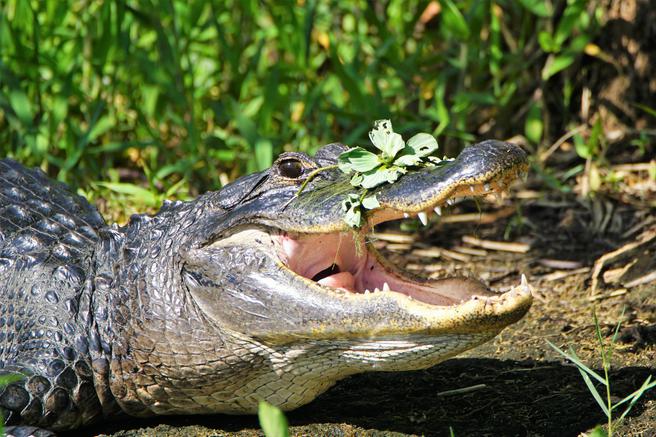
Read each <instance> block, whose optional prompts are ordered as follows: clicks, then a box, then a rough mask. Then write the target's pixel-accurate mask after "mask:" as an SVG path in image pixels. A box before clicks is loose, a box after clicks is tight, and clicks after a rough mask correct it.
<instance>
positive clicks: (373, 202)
mask: <svg viewBox="0 0 656 437" xmlns="http://www.w3.org/2000/svg"><path fill="white" fill-rule="evenodd" d="M362 206H364V207H365V208H366V209H376V208H378V207H380V203H379V202H378V199H377V198H376V195H375V194H372V195H371V196H367V197H365V198H364V199H362Z"/></svg>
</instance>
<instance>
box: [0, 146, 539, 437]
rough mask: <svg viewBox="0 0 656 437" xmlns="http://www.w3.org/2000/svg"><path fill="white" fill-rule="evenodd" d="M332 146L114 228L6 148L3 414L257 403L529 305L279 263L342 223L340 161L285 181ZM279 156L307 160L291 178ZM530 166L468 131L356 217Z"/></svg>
mask: <svg viewBox="0 0 656 437" xmlns="http://www.w3.org/2000/svg"><path fill="white" fill-rule="evenodd" d="M343 150H344V148H343V146H341V145H338V144H332V145H329V146H326V147H324V148H323V149H322V150H321V151H319V152H318V153H317V155H316V156H315V157H314V158H311V157H309V156H307V155H304V154H298V153H290V154H284V155H283V156H281V157H280V158H279V160H278V161H277V162H276V163H275V164H274V166H272V168H271V169H269V170H267V171H265V172H261V173H257V174H254V175H250V176H246V177H244V178H241V179H239V180H238V181H236V182H234V183H233V184H230V185H229V186H226V187H225V188H224V189H223V190H221V191H219V192H210V193H207V194H205V195H202V196H200V197H199V198H197V199H196V200H194V201H191V202H187V203H181V202H176V203H167V204H166V205H165V206H164V207H163V208H162V209H161V210H160V212H159V213H157V214H156V215H155V216H153V217H149V216H144V215H141V216H135V217H133V218H132V219H131V220H130V222H129V224H128V225H126V226H125V227H122V228H118V227H116V226H112V227H109V226H107V225H106V224H105V223H104V221H103V220H102V218H101V217H100V215H99V214H98V212H97V211H96V210H95V209H94V208H93V207H92V206H90V205H89V204H88V203H87V202H86V201H85V200H84V199H83V198H81V197H79V196H76V195H74V194H73V193H71V192H70V190H68V189H67V188H66V187H65V186H64V185H62V184H59V183H55V182H52V181H50V180H48V179H47V178H46V177H45V176H44V175H43V174H42V173H41V172H39V171H36V170H27V169H25V168H23V167H21V166H20V165H18V164H17V163H15V162H13V161H10V160H1V161H0V374H7V373H20V374H23V375H25V377H24V379H23V380H21V381H19V382H15V383H12V384H10V385H9V386H7V387H6V388H4V389H0V409H2V410H3V412H4V414H5V418H6V423H7V424H9V425H18V426H28V425H29V426H37V427H41V428H44V429H50V430H66V429H73V428H77V427H80V426H84V425H87V424H89V423H92V422H95V421H98V420H101V419H102V418H104V417H110V416H112V415H115V414H117V413H120V412H124V413H127V414H130V415H133V416H149V415H154V414H209V413H217V412H220V413H252V412H254V411H256V409H257V404H258V402H259V400H262V399H264V400H268V401H269V402H272V403H274V404H276V405H279V406H281V407H282V408H283V409H286V410H290V409H293V408H296V407H298V406H301V405H303V404H306V403H308V402H310V401H311V400H312V399H314V398H315V397H316V396H317V395H319V394H320V393H322V392H324V391H325V390H326V389H328V388H329V387H330V386H332V385H333V384H334V383H335V382H336V381H338V380H340V379H342V378H344V377H346V376H348V375H352V374H355V373H359V372H364V371H371V370H408V369H419V368H426V367H430V366H432V365H435V364H437V363H439V362H440V361H443V360H444V359H446V358H448V357H451V356H453V355H455V354H457V353H459V352H461V351H463V350H465V349H468V348H471V347H473V346H476V345H478V344H480V343H482V342H484V341H487V340H489V339H490V338H492V337H494V336H495V335H496V334H497V333H498V332H500V331H501V329H503V328H504V327H505V326H507V325H509V324H511V323H513V322H515V321H517V320H518V319H519V318H521V317H522V316H523V315H524V313H525V312H526V311H527V310H528V308H529V306H530V303H531V296H530V291H529V290H528V288H527V286H523V287H519V288H518V289H517V290H514V291H512V292H509V293H506V294H504V295H502V296H495V295H493V294H492V293H488V292H487V291H482V288H481V290H479V289H478V288H476V287H478V286H474V285H472V283H471V281H467V280H465V279H459V278H456V279H453V280H452V282H449V284H451V285H449V287H453V288H449V290H451V291H450V292H452V293H460V292H459V291H457V290H459V289H463V290H465V289H467V288H471V289H472V290H473V291H471V292H467V293H466V294H462V295H460V294H457V296H465V297H464V298H462V297H459V298H458V299H455V298H454V299H455V301H454V302H455V303H453V304H452V305H443V306H440V305H433V304H428V303H425V302H422V301H421V300H417V299H410V298H408V297H407V296H406V295H405V294H401V293H400V292H394V291H390V292H378V293H371V294H364V293H362V291H363V290H359V291H358V292H352V293H349V292H348V291H346V290H338V289H334V288H332V289H331V288H329V287H324V286H320V285H318V284H317V283H316V282H314V281H312V280H310V279H308V278H305V277H302V276H300V275H298V274H295V273H294V272H292V271H291V270H290V269H289V268H287V267H285V265H284V264H285V263H284V262H283V261H282V258H281V257H280V253H282V252H284V250H285V249H284V247H283V246H284V241H286V240H285V239H286V238H287V239H288V238H292V239H293V238H296V237H293V236H297V235H310V236H311V235H324V234H323V233H329V232H330V233H333V234H330V235H333V236H335V235H338V236H339V238H340V240H339V241H342V240H341V238H342V236H344V235H351V231H350V230H349V229H348V227H347V225H346V224H345V223H344V221H343V217H342V214H343V213H342V211H341V201H342V199H343V198H344V196H345V195H347V194H348V193H350V192H354V190H355V189H354V188H353V187H351V186H350V185H349V184H348V179H349V177H348V176H346V175H344V174H342V173H341V172H339V171H338V170H329V171H325V172H321V173H320V174H319V176H318V177H316V178H315V179H314V180H312V181H311V182H310V183H309V184H308V186H307V188H306V189H305V190H304V191H303V193H302V194H301V195H300V197H298V198H295V197H294V196H295V195H296V193H297V191H298V188H299V186H300V184H301V183H302V181H303V180H304V178H305V177H306V176H307V174H309V173H310V172H311V171H312V170H314V169H316V168H318V167H323V166H328V165H332V164H334V163H335V159H336V157H337V155H339V153H341V152H342V151H343ZM289 159H293V160H295V161H296V162H299V163H300V165H301V166H302V167H303V169H304V170H303V175H304V176H301V177H298V178H294V177H285V174H284V172H282V171H281V169H280V168H281V166H280V162H282V161H284V160H289ZM525 170H526V157H525V155H524V153H523V152H522V151H521V150H520V149H519V148H517V147H516V146H512V145H509V144H507V143H500V142H493V141H492V142H485V143H481V144H478V145H476V146H472V147H470V148H467V149H465V151H464V152H463V154H462V155H461V156H460V157H459V158H458V159H457V160H456V161H454V162H452V163H449V164H447V165H446V166H444V167H441V168H437V169H424V170H417V171H413V172H410V173H408V174H407V175H405V176H403V177H402V178H401V179H400V180H399V181H398V182H396V183H395V184H393V185H388V186H384V187H382V188H378V189H377V196H378V199H379V201H380V203H381V207H380V208H379V209H378V210H377V211H373V212H371V213H370V214H369V215H368V216H367V217H366V219H365V226H364V230H363V231H362V232H363V233H364V232H367V231H368V230H369V228H370V227H372V226H373V225H374V224H376V223H378V222H380V221H384V220H388V219H392V218H397V217H400V216H402V215H403V212H408V213H417V212H419V211H422V210H425V209H426V208H432V207H433V206H436V205H440V204H442V203H444V202H445V201H446V200H447V199H449V198H451V197H453V196H456V195H463V194H466V195H471V194H481V190H488V189H491V188H490V186H491V187H492V188H495V189H502V188H504V187H505V186H506V185H507V183H508V182H509V181H510V180H512V179H513V178H514V177H515V176H516V175H517V174H518V173H521V172H523V171H525ZM470 187H473V188H470ZM335 233H336V234H335ZM325 235H329V234H325ZM288 236H292V237H288ZM335 238H336V237H335ZM344 238H346V237H344ZM354 238H355V237H354ZM294 241H296V240H294ZM298 241H302V238H300V237H299V238H298ZM353 241H355V240H353ZM362 241H364V240H362ZM299 244H300V243H299ZM362 244H364V243H362ZM317 250H320V249H319V248H317ZM333 250H334V249H333ZM338 250H339V249H338ZM358 250H360V249H358ZM370 257H371V258H367V260H369V259H371V260H372V261H367V263H375V262H374V261H373V260H374V259H375V258H376V257H377V255H375V254H373V252H372V254H371V255H370ZM380 263H381V264H380V265H381V266H384V267H376V269H381V272H382V271H387V270H386V269H387V268H388V267H389V269H390V270H389V272H392V271H393V269H392V267H391V266H386V264H385V262H384V261H380ZM366 265H367V266H369V264H366ZM371 270H372V271H374V264H371ZM389 272H388V273H385V274H387V275H388V277H389V278H395V277H396V276H394V275H396V273H389ZM381 274H382V273H381ZM361 278H364V279H361V281H365V282H366V281H367V280H369V281H373V280H374V279H373V276H372V277H371V278H369V279H366V277H365V276H362V277H361ZM417 284H424V282H421V283H420V282H417ZM463 293H464V292H463ZM429 294H430V293H429ZM470 295H472V296H473V295H476V296H478V297H471V298H470ZM445 299H446V298H445ZM459 300H463V302H462V303H459ZM16 429H18V430H20V428H14V430H16Z"/></svg>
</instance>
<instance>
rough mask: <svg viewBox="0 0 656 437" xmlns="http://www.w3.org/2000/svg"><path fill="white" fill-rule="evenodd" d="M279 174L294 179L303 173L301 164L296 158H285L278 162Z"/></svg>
mask: <svg viewBox="0 0 656 437" xmlns="http://www.w3.org/2000/svg"><path fill="white" fill-rule="evenodd" d="M278 169H279V170H280V174H281V175H282V176H284V177H286V178H290V179H296V178H298V177H299V176H301V175H302V174H303V165H302V164H301V161H299V160H297V159H285V160H284V161H282V162H281V163H280V164H278Z"/></svg>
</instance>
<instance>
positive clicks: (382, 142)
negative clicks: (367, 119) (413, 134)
mask: <svg viewBox="0 0 656 437" xmlns="http://www.w3.org/2000/svg"><path fill="white" fill-rule="evenodd" d="M369 139H370V140H371V142H372V143H373V145H374V146H375V147H376V148H377V149H378V150H380V151H381V152H383V159H385V158H386V160H391V159H394V157H395V156H396V154H397V153H399V152H400V151H401V150H403V148H404V147H405V142H404V141H403V138H402V137H401V135H399V134H397V133H396V132H394V131H393V130H392V122H391V121H390V120H376V121H375V122H374V128H373V129H372V130H370V131H369Z"/></svg>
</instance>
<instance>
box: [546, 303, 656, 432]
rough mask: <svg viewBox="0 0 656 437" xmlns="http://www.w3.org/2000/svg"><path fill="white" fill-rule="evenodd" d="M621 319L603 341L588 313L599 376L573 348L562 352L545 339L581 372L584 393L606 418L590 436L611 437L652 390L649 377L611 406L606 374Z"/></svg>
mask: <svg viewBox="0 0 656 437" xmlns="http://www.w3.org/2000/svg"><path fill="white" fill-rule="evenodd" d="M623 315H624V312H622V316H623ZM622 316H620V321H619V322H618V323H617V325H616V327H615V330H614V332H613V336H612V338H611V339H610V341H608V342H607V341H606V340H605V339H604V336H603V334H602V332H601V328H600V326H599V320H598V319H597V313H596V311H593V313H592V317H593V321H594V327H595V336H596V339H597V342H598V343H599V355H600V358H601V364H602V368H603V375H601V374H599V373H598V372H596V371H594V370H592V369H591V368H590V367H588V366H587V365H586V364H585V363H583V361H581V359H580V358H579V357H578V356H577V355H576V352H575V351H574V349H572V348H571V347H570V349H569V352H565V351H563V350H562V349H560V348H559V347H558V346H556V345H554V344H553V343H551V342H550V341H548V340H547V343H549V346H551V347H552V348H553V349H554V350H555V351H556V352H558V353H559V354H561V355H562V356H563V357H565V358H566V359H568V360H569V361H571V362H572V363H573V364H574V365H575V366H576V368H577V369H578V370H579V372H580V373H581V377H582V378H583V381H584V382H585V385H586V386H587V387H588V390H590V394H592V396H593V397H594V399H595V401H597V404H598V405H599V408H601V410H602V411H603V412H604V415H605V416H606V419H607V422H606V429H604V428H602V427H601V426H598V427H596V428H595V429H594V430H593V431H592V433H591V434H590V436H591V437H602V436H606V437H612V436H613V434H614V433H615V430H616V429H617V427H618V426H619V425H620V424H621V423H622V421H623V420H624V418H625V417H626V415H627V414H628V413H629V411H631V409H632V408H633V406H634V405H635V404H636V402H637V401H638V400H639V399H640V398H641V397H642V395H643V394H644V393H645V392H646V391H648V390H651V389H652V388H654V387H656V381H652V380H651V375H650V376H648V377H647V379H646V380H645V382H643V384H642V385H641V386H640V388H638V389H637V390H635V391H634V392H633V393H631V394H629V395H627V396H625V397H624V398H623V399H621V400H619V401H617V402H615V403H613V398H612V396H611V380H610V377H609V372H610V369H611V364H612V355H613V348H614V346H615V342H616V340H617V334H618V333H619V330H620V326H621V323H622V322H621V318H622ZM593 379H594V380H595V381H596V382H597V383H598V384H601V385H602V387H603V389H602V391H601V392H600V391H599V389H597V387H596V386H595V384H594V382H593V381H592V380H593ZM620 407H623V408H624V411H623V412H622V413H621V414H620V416H619V417H617V414H618V413H619V411H620V410H621V409H620Z"/></svg>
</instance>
